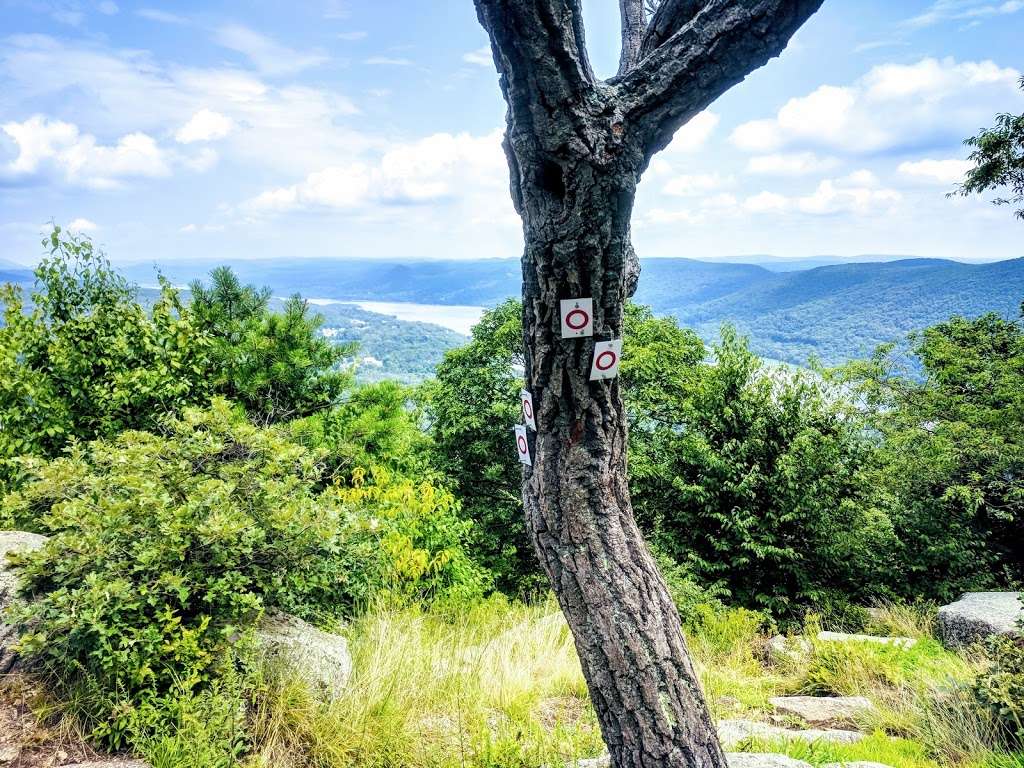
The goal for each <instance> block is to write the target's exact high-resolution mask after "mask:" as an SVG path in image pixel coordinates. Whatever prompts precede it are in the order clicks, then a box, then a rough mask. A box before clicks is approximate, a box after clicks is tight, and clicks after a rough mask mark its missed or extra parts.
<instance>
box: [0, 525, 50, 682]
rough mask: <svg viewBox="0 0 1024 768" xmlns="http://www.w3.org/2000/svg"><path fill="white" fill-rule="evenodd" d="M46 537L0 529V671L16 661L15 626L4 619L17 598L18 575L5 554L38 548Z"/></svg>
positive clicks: (5, 669) (16, 638)
mask: <svg viewBox="0 0 1024 768" xmlns="http://www.w3.org/2000/svg"><path fill="white" fill-rule="evenodd" d="M45 543H46V537H45V536H40V535H39V534H38V533H26V532H24V531H0V673H7V672H10V671H11V670H12V669H13V668H14V665H15V662H16V661H17V658H18V657H17V654H16V653H15V652H14V645H15V644H16V643H17V642H18V632H17V628H16V627H13V626H11V625H10V624H8V623H7V622H6V620H5V615H6V613H7V609H8V608H9V607H10V606H11V604H12V603H14V601H15V600H16V599H17V593H18V576H17V574H16V573H15V571H14V569H13V568H12V567H11V565H10V563H9V562H8V561H7V555H8V554H11V553H13V552H27V551H30V550H33V549H39V548H40V547H41V546H43V544H45Z"/></svg>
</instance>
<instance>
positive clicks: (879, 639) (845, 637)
mask: <svg viewBox="0 0 1024 768" xmlns="http://www.w3.org/2000/svg"><path fill="white" fill-rule="evenodd" d="M818 640H819V641H821V642H824V643H876V644H878V645H893V646H896V647H897V648H902V649H904V650H909V649H911V648H913V647H914V646H915V645H917V640H915V639H914V638H912V637H883V636H881V635H850V634H847V633H845V632H819V633H818Z"/></svg>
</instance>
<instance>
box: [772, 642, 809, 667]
mask: <svg viewBox="0 0 1024 768" xmlns="http://www.w3.org/2000/svg"><path fill="white" fill-rule="evenodd" d="M810 652H811V642H810V640H808V639H807V638H806V637H785V636H784V635H776V636H775V637H773V638H772V639H771V640H769V641H768V658H769V659H771V660H772V661H774V662H775V663H776V664H778V663H781V662H787V661H800V660H801V659H803V658H805V657H806V656H807V655H808V654H810Z"/></svg>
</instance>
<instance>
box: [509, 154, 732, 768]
mask: <svg viewBox="0 0 1024 768" xmlns="http://www.w3.org/2000/svg"><path fill="white" fill-rule="evenodd" d="M513 162H515V159H513ZM600 165H601V164H600V163H599V162H594V161H593V160H592V159H590V158H575V159H574V160H573V161H571V162H565V161H563V162H562V163H555V162H552V161H549V162H548V163H547V164H545V163H541V167H542V168H546V172H544V173H541V174H540V175H539V179H534V180H532V181H529V180H528V181H527V182H526V183H525V184H524V185H523V186H522V187H521V189H520V198H521V210H522V211H523V214H524V222H525V232H526V249H525V255H524V258H523V333H524V342H525V344H524V349H525V350H526V379H527V386H528V388H529V389H530V391H531V392H532V394H533V398H534V407H535V412H536V415H537V419H538V426H539V430H540V431H539V432H538V434H537V438H536V441H535V444H534V446H533V466H532V469H528V470H527V471H526V472H525V475H524V481H523V501H524V505H525V511H526V518H527V524H528V527H529V530H530V531H531V533H532V536H533V540H534V544H535V546H536V549H537V552H538V555H539V557H540V561H541V563H542V565H543V566H544V569H545V570H546V572H547V574H548V576H549V577H550V579H551V584H552V586H553V588H554V591H555V594H556V595H557V597H558V601H559V604H560V605H561V607H562V610H563V611H564V613H565V615H566V618H567V619H568V622H569V625H570V627H571V628H572V631H573V635H574V638H575V641H576V647H577V650H578V652H579V657H580V662H581V664H582V667H583V673H584V675H585V677H586V679H587V683H588V686H589V688H590V692H591V699H592V701H593V705H594V708H595V710H596V711H597V715H598V718H599V720H600V723H601V729H602V733H603V735H604V738H605V742H606V744H607V745H608V748H609V750H610V752H611V756H612V762H613V765H615V766H617V768H641V767H643V768H684V767H685V768H695V767H696V766H708V767H713V768H723V767H724V766H725V757H724V755H723V753H722V750H721V747H720V746H719V744H718V739H717V737H716V735H715V731H714V727H713V725H712V723H711V718H710V716H709V714H708V710H707V706H706V704H705V702H704V698H703V695H702V693H701V687H700V683H699V681H698V679H697V675H696V673H695V672H694V669H693V665H692V664H691V663H690V660H689V657H688V654H687V652H686V647H685V643H684V640H683V635H682V631H681V628H680V621H679V616H678V614H677V612H676V608H675V606H674V605H673V603H672V600H671V598H670V597H669V593H668V589H667V587H666V585H665V582H664V580H663V579H662V577H661V574H660V573H659V571H658V569H657V567H656V566H655V564H654V561H653V559H652V557H651V555H650V553H649V552H648V550H647V547H646V544H645V542H644V539H643V536H642V535H641V533H640V531H639V529H638V528H637V525H636V522H635V520H634V518H633V510H632V506H631V504H630V499H629V489H628V487H627V483H626V435H627V423H626V412H625V408H624V407H623V402H622V397H621V392H620V386H619V382H618V380H617V379H612V380H610V381H598V382H591V381H589V374H590V367H591V360H592V355H593V350H594V342H595V341H599V340H608V339H617V338H621V337H622V327H623V305H624V303H625V300H626V297H627V283H630V282H631V283H634V284H635V279H634V278H635V276H634V275H633V274H632V271H631V270H632V269H633V268H634V267H633V255H632V246H631V245H630V238H629V220H630V214H631V211H632V207H633V196H634V187H635V181H634V179H635V177H636V174H635V172H633V171H631V170H629V169H627V172H626V173H623V172H622V170H623V169H622V168H621V167H618V164H614V163H613V168H611V169H604V168H601V167H600ZM578 297H592V298H593V300H594V329H595V335H594V337H593V338H592V339H591V338H585V339H566V340H563V339H562V338H561V317H560V314H559V302H560V300H561V299H569V298H578Z"/></svg>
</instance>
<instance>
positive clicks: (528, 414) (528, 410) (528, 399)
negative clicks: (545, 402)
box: [519, 389, 537, 432]
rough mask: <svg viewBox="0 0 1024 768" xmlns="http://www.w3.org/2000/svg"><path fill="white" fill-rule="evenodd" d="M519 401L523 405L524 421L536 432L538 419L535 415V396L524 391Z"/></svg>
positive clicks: (520, 394)
mask: <svg viewBox="0 0 1024 768" xmlns="http://www.w3.org/2000/svg"><path fill="white" fill-rule="evenodd" d="M519 399H520V400H521V401H522V403H523V419H525V420H526V426H528V427H529V428H530V429H532V430H533V431H534V432H536V431H537V419H536V418H535V417H534V415H533V395H531V394H530V393H529V392H527V391H526V390H525V389H524V390H523V391H522V392H520V393H519Z"/></svg>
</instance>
